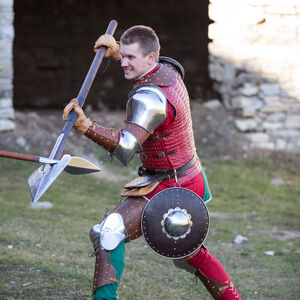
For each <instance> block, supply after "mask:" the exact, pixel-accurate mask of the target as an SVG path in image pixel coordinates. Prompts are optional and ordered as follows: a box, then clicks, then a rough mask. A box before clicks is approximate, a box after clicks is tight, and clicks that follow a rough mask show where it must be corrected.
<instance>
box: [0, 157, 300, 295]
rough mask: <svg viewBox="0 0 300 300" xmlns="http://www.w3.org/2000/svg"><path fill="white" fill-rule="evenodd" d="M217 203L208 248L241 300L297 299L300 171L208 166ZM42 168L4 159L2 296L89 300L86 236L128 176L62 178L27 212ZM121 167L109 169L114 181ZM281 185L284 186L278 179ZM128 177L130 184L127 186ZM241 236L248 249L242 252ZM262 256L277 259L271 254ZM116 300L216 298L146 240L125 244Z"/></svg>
mask: <svg viewBox="0 0 300 300" xmlns="http://www.w3.org/2000/svg"><path fill="white" fill-rule="evenodd" d="M204 164H205V167H206V173H207V176H208V179H209V182H210V186H211V190H212V193H213V195H214V199H213V200H212V201H211V202H210V203H209V204H208V209H209V211H210V212H211V226H210V234H209V236H208V238H207V240H206V246H207V247H208V249H209V250H210V252H211V253H213V254H214V255H215V256H216V257H217V258H218V259H219V260H220V261H221V262H222V264H223V265H224V267H225V269H226V270H227V272H228V273H229V274H230V276H231V278H232V280H233V282H234V283H235V285H236V286H237V288H238V290H239V291H240V293H241V295H242V296H243V298H244V299H296V298H298V297H299V294H300V285H299V282H300V274H299V273H300V271H299V270H300V268H299V267H300V259H299V257H300V242H299V236H300V229H299V219H300V210H299V205H300V172H295V171H291V170H287V169H285V168H283V166H282V165H278V164H275V163H271V162H268V161H254V160H252V161H236V160H230V161H218V160H215V161H207V162H204ZM36 168H37V165H35V164H31V163H26V162H20V161H14V160H8V159H0V205H1V211H0V219H1V224H0V253H1V254H0V298H1V299H89V298H90V296H91V282H92V276H93V268H94V258H91V257H89V255H88V254H89V252H90V251H91V250H92V244H91V243H90V241H89V236H88V232H89V230H90V228H91V226H92V225H94V224H95V223H96V222H97V221H100V220H101V219H102V216H103V215H104V212H105V209H106V208H108V209H109V210H111V209H113V207H114V206H115V205H117V203H118V201H119V198H118V196H117V195H118V194H119V192H120V189H121V187H122V185H123V183H125V182H126V180H127V179H126V177H128V178H129V177H130V174H131V173H132V170H130V169H129V170H128V171H122V180H120V181H119V182H117V183H112V182H110V181H109V180H107V181H103V180H101V181H100V180H99V179H98V178H96V177H94V176H70V175H67V174H61V175H60V177H59V178H58V179H57V180H56V182H55V183H54V184H53V186H52V187H51V188H50V189H49V190H48V191H47V192H46V194H45V195H44V196H43V197H42V199H41V200H40V201H49V202H51V203H52V204H53V208H52V209H50V210H36V209H33V208H31V207H30V202H31V198H30V194H29V190H28V188H27V178H28V177H29V175H30V174H31V173H32V172H33V171H34V170H35V169H36ZM118 170H119V168H118V167H117V166H116V165H113V166H112V167H111V171H112V172H114V173H115V174H116V175H115V176H118V174H119V171H118ZM275 177H278V178H281V179H282V180H283V184H282V185H274V184H272V182H271V181H272V179H273V178H275ZM124 178H125V179H124ZM237 234H241V235H243V236H245V237H247V238H248V242H247V243H244V244H242V245H236V244H234V243H233V240H234V238H235V236H236V235H237ZM265 251H274V253H275V255H274V256H268V255H266V254H265V253H264V252H265ZM119 295H120V299H122V300H132V299H149V300H150V299H211V298H210V296H209V294H208V293H207V292H206V290H205V288H204V287H203V286H202V284H201V283H199V282H198V284H196V283H195V280H194V278H193V276H192V275H191V274H190V273H186V272H185V271H182V270H179V269H177V268H175V267H174V266H173V263H172V262H171V261H169V260H167V259H164V258H161V257H159V256H157V255H156V254H154V253H153V252H152V251H151V250H150V249H149V248H147V247H146V245H145V243H144V242H143V239H142V238H140V239H138V240H137V241H134V242H132V243H130V244H128V245H127V252H126V268H125V272H124V275H123V277H122V284H121V287H120V289H119Z"/></svg>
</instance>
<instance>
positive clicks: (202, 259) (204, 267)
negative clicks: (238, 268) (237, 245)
mask: <svg viewBox="0 0 300 300" xmlns="http://www.w3.org/2000/svg"><path fill="white" fill-rule="evenodd" d="M187 262H188V264H189V265H191V266H193V267H195V268H197V269H198V270H200V271H201V272H202V274H204V275H205V276H206V277H207V278H209V279H211V280H214V281H218V282H220V283H221V284H222V285H223V286H224V287H226V286H228V287H227V288H226V289H225V288H224V290H222V293H221V294H222V295H221V297H220V299H221V300H231V299H235V300H236V299H238V300H240V299H242V298H241V296H240V294H239V293H238V291H237V290H236V288H235V287H234V286H233V285H232V284H231V285H230V283H231V280H230V278H229V276H228V275H227V273H226V271H225V270H224V268H223V267H222V265H221V263H220V262H219V261H218V260H217V259H216V258H215V257H214V256H212V255H211V254H210V253H209V252H208V251H207V250H206V249H205V248H204V247H202V248H201V249H200V251H199V252H198V253H197V254H196V255H194V256H193V257H192V258H190V259H189V260H188V261H187Z"/></svg>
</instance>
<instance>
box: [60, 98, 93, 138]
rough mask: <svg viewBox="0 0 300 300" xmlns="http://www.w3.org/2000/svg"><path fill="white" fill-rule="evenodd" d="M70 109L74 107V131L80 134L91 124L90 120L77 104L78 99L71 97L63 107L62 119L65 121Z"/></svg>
mask: <svg viewBox="0 0 300 300" xmlns="http://www.w3.org/2000/svg"><path fill="white" fill-rule="evenodd" d="M72 109H74V111H75V112H76V114H77V115H78V118H77V120H76V121H75V123H74V125H73V127H74V129H75V131H76V132H77V133H78V134H80V135H82V134H85V133H86V132H87V130H88V129H89V127H90V125H91V120H90V119H88V118H87V117H86V116H85V113H84V112H83V110H82V108H81V107H80V106H79V105H78V101H77V99H76V98H74V99H72V100H71V101H70V102H69V104H68V105H67V106H66V107H65V109H64V112H63V120H64V121H66V120H67V119H68V117H69V114H70V112H71V110H72Z"/></svg>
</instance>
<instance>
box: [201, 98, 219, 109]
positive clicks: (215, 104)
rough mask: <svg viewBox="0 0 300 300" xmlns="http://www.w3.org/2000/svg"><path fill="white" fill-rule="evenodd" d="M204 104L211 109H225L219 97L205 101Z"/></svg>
mask: <svg viewBox="0 0 300 300" xmlns="http://www.w3.org/2000/svg"><path fill="white" fill-rule="evenodd" d="M203 106H204V107H205V108H207V109H209V110H220V109H221V110H222V109H224V107H223V105H222V103H221V102H220V100H219V99H213V100H209V101H207V102H205V103H204V104H203Z"/></svg>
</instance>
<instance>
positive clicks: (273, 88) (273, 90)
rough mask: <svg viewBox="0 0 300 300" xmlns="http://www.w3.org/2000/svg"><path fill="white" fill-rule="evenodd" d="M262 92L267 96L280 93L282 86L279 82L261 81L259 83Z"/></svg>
mask: <svg viewBox="0 0 300 300" xmlns="http://www.w3.org/2000/svg"><path fill="white" fill-rule="evenodd" d="M259 87H260V90H261V92H262V93H263V94H264V95H265V96H270V95H279V94H280V87H279V86H278V84H275V83H261V84H260V85H259Z"/></svg>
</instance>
